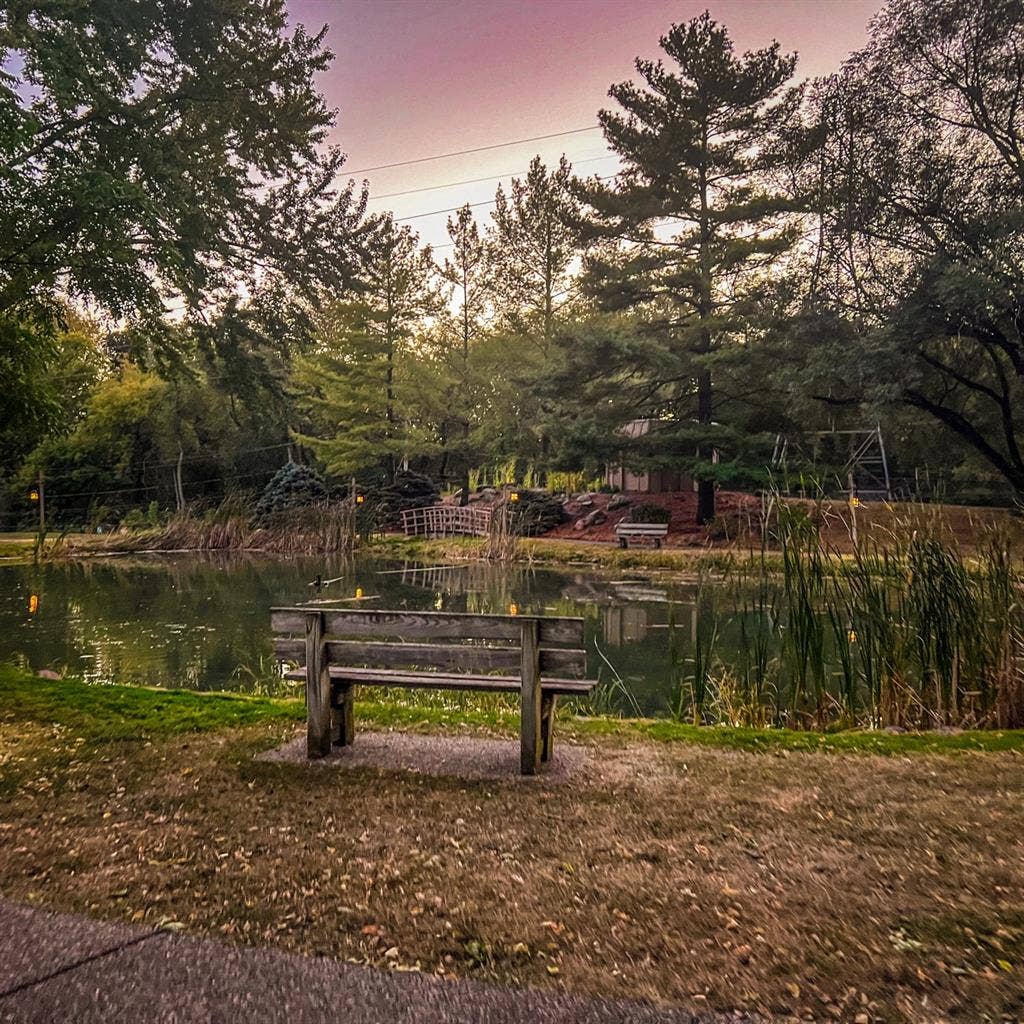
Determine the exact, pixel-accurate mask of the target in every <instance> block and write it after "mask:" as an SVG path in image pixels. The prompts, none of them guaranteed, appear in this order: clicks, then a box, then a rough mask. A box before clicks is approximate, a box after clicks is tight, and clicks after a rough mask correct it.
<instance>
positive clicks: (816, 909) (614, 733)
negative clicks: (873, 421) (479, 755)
mask: <svg viewBox="0 0 1024 1024" xmlns="http://www.w3.org/2000/svg"><path fill="white" fill-rule="evenodd" d="M301 717H302V707H301V703H300V702H298V701H294V700H292V701H288V700H273V699H267V698H246V697H237V696H231V695H199V694H192V693H184V692H175V693H170V692H166V691H159V690H147V689H141V688H138V689H135V688H124V687H91V686H86V685H84V684H81V683H76V682H73V681H67V680H61V681H50V680H42V679H38V678H35V677H32V676H29V675H27V674H26V673H23V672H20V671H19V670H16V669H10V668H0V891H2V893H3V895H4V896H5V897H8V898H11V899H15V900H22V901H29V902H34V903H38V904H42V905H48V906H52V907H55V908H58V909H66V910H77V911H82V912H85V913H90V914H93V915H96V916H102V917H108V918H118V919H127V920H134V921H139V922H146V923H150V924H156V923H158V922H161V921H163V922H165V923H167V922H172V921H173V922H179V923H181V924H182V925H183V926H184V927H185V928H187V929H188V930H190V931H193V932H196V933H211V934H217V935H222V936H225V937H228V938H230V939H233V940H235V941H242V942H249V943H254V944H272V945H275V946H281V947H284V948H287V949H291V950H295V951H300V952H307V953H321V954H327V955H331V956H337V957H342V958H348V959H352V960H356V961H360V962H365V963H369V964H374V965H377V966H380V967H384V968H390V969H402V968H407V969H419V970H422V971H424V972H430V973H436V974H439V975H445V976H460V977H461V976H465V977H476V978H481V979H488V980H495V981H501V982H506V983H512V984H522V985H531V986H561V987H564V988H566V989H569V990H572V991H575V992H578V993H581V994H590V995H607V996H615V997H639V998H647V999H650V1000H653V1001H656V1002H669V1003H675V1004H680V1005H683V1006H686V1007H688V1008H691V1009H693V1010H694V1011H697V1010H702V1009H734V1008H748V1009H751V1010H761V1011H763V1012H766V1013H771V1014H777V1015H801V1016H802V1015H806V1014H810V1015H811V1016H812V1017H813V1019H836V1020H850V1021H853V1020H856V1019H858V1017H859V1015H865V1016H862V1017H859V1019H861V1020H864V1019H867V1020H872V1021H873V1020H884V1021H933V1020H940V1019H942V1020H946V1019H953V1018H954V1017H958V1018H959V1019H963V1020H970V1021H976V1020H982V1019H984V1018H985V1016H986V1015H988V1017H989V1018H991V1019H999V1018H1000V1016H1001V1015H1005V1019H1018V1018H1019V1017H1020V1016H1021V1015H1022V1014H1024V830H1022V828H1021V807H1022V797H1024V771H1022V769H1024V754H1022V749H1024V737H1022V736H1021V734H1019V733H1002V734H967V733H965V734H960V735H956V736H938V737H922V736H911V735H898V736H888V735H881V736H875V735H871V734H863V733H850V734H846V733H840V734H834V735H830V736H826V737H824V738H822V739H819V737H817V736H810V735H807V734H800V733H785V732H781V731H778V732H776V731H772V732H763V733H756V732H754V731H750V730H746V731H739V730H724V729H721V730H695V729H693V728H689V727H685V726H678V725H674V724H672V723H668V722H665V723H660V722H658V723H644V722H640V723H632V722H630V723H624V722H617V721H615V720H610V719H591V720H584V721H565V722H563V723H562V725H561V728H560V736H561V737H562V738H566V737H567V736H570V737H571V739H572V740H574V741H575V742H578V743H580V744H582V745H585V746H586V747H587V748H588V749H589V752H590V763H593V764H594V765H596V766H597V767H596V768H595V769H594V770H592V771H591V770H588V771H586V772H582V773H581V774H580V777H579V779H573V780H572V781H570V782H568V783H562V784H556V783H554V782H552V781H545V779H544V778H540V779H537V780H529V781H526V782H523V781H520V780H511V779H510V780H508V781H502V782H495V781H491V782H467V781H464V780H458V779H451V778H448V779H443V778H432V777H428V776H423V775H416V774H413V773H386V772H381V771H374V770H367V769H362V770H357V769H353V770H329V769H311V768H307V767H305V766H293V765H286V764H267V763H263V762H257V761H254V760H253V755H254V754H255V753H257V752H259V751H263V750H266V749H268V748H270V747H273V746H276V745H277V744H279V743H280V742H282V741H283V740H284V739H286V738H290V737H292V736H294V735H295V734H296V730H297V729H299V728H300V727H301V725H300V720H301ZM357 721H358V723H359V724H360V726H366V727H369V726H370V725H371V724H372V725H373V726H375V727H378V728H380V727H394V728H404V729H408V728H417V729H426V730H434V729H437V728H439V727H441V726H444V727H445V728H446V729H453V730H454V729H458V730H460V731H461V732H472V731H487V732H494V731H499V732H501V731H505V730H507V729H509V728H511V727H513V726H514V721H515V716H514V714H513V713H512V712H511V711H510V710H509V709H508V708H507V707H504V706H502V705H501V704H500V703H499V702H491V703H489V704H488V703H483V704H480V705H479V706H476V707H465V708H462V709H457V708H452V707H450V706H445V705H443V704H440V703H436V702H435V703H429V702H428V703H424V704H422V705H416V704H414V703H389V702H384V701H378V702H366V703H360V704H359V706H358V712H357ZM357 742H358V732H357ZM807 748H813V749H807ZM982 748H985V749H982ZM879 754H885V755H888V756H878V755H879Z"/></svg>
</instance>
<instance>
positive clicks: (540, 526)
mask: <svg viewBox="0 0 1024 1024" xmlns="http://www.w3.org/2000/svg"><path fill="white" fill-rule="evenodd" d="M508 507H509V509H510V513H511V525H512V530H513V532H515V533H517V534H519V536H520V537H536V536H537V535H538V534H541V533H547V532H548V530H553V529H554V528H555V527H556V526H559V525H561V524H562V523H564V522H565V521H566V519H568V518H569V517H568V516H567V515H566V514H565V509H563V508H562V503H561V501H559V500H558V498H556V497H555V496H554V495H552V494H548V492H547V491H520V492H519V500H518V501H515V502H510V503H509V506H508Z"/></svg>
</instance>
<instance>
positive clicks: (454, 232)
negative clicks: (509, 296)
mask: <svg viewBox="0 0 1024 1024" xmlns="http://www.w3.org/2000/svg"><path fill="white" fill-rule="evenodd" d="M448 237H449V238H451V240H452V253H451V256H449V257H448V258H447V259H446V260H445V261H444V266H443V267H442V268H441V276H442V278H443V279H444V280H445V281H446V282H447V283H448V285H449V287H450V295H449V308H448V310H447V311H446V313H445V315H444V316H443V317H441V319H440V322H439V325H438V328H439V329H438V330H437V331H436V332H435V334H434V339H435V345H434V352H433V355H434V357H435V360H436V365H437V367H438V368H439V370H440V374H439V379H440V380H442V381H443V384H442V385H441V387H442V390H443V393H444V404H445V405H446V414H445V415H444V416H443V421H444V422H442V426H441V433H442V447H443V451H444V455H443V462H442V475H445V472H446V471H447V468H448V465H449V463H450V462H451V461H454V463H455V466H456V471H457V473H458V478H457V479H458V482H459V486H460V488H461V491H462V496H461V503H462V504H463V505H465V504H466V503H467V502H468V501H469V471H470V468H471V467H472V464H473V463H474V461H476V460H475V456H476V451H475V446H474V445H473V427H474V423H475V420H476V414H475V405H476V397H477V394H478V390H479V389H478V387H477V386H476V385H477V381H476V375H475V374H474V367H473V359H472V357H473V347H474V344H475V343H476V341H477V340H478V339H479V338H480V336H481V335H482V334H483V329H484V320H485V317H486V314H487V311H488V308H489V306H490V304H491V299H492V294H491V264H490V259H489V253H488V247H487V243H486V241H485V240H484V239H483V238H481V236H480V229H479V228H478V227H477V223H476V220H475V219H474V218H473V214H472V211H471V210H470V207H469V204H468V203H467V204H466V205H465V206H463V207H462V208H461V209H459V210H458V211H457V212H456V214H455V217H454V218H453V217H449V218H448ZM453 456H454V459H453V458H452V457H453Z"/></svg>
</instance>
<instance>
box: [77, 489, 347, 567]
mask: <svg viewBox="0 0 1024 1024" xmlns="http://www.w3.org/2000/svg"><path fill="white" fill-rule="evenodd" d="M358 536H359V529H358V526H357V523H356V515H355V509H354V506H353V505H351V504H350V503H349V502H347V501H342V502H321V503H318V504H315V505H310V506H308V507H307V508H304V509H302V511H301V512H292V513H290V514H289V515H288V517H287V518H282V519H281V520H280V521H276V520H268V521H265V522H259V523H256V522H254V521H253V520H252V519H251V517H250V516H249V514H248V513H247V512H246V510H245V509H243V508H240V507H239V506H238V505H237V503H236V502H234V501H232V500H231V499H226V500H225V502H224V503H223V504H222V505H220V506H218V507H217V508H214V509H211V510H209V511H207V512H205V513H203V514H196V513H194V512H191V511H186V512H183V513H181V514H179V515H176V516H174V517H173V518H172V519H170V520H169V521H168V522H167V523H166V524H164V525H163V526H161V527H158V528H156V529H148V530H136V531H125V532H123V533H115V534H111V535H109V536H108V537H105V538H104V539H102V541H101V540H100V539H99V538H92V537H90V538H89V543H88V549H89V550H90V551H91V552H93V553H100V552H104V551H106V552H123V551H272V552H274V553H277V554H290V555H310V554H321V553H331V554H337V553H346V552H350V551H352V550H353V549H354V548H355V546H356V543H357V539H358ZM72 553H73V551H72Z"/></svg>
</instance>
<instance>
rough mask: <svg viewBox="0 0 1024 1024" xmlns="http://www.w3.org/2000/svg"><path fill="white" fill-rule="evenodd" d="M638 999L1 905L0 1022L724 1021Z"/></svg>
mask: <svg viewBox="0 0 1024 1024" xmlns="http://www.w3.org/2000/svg"><path fill="white" fill-rule="evenodd" d="M748 1020H749V1018H747V1017H745V1016H734V1015H725V1016H722V1015H713V1014H709V1015H707V1016H703V1015H702V1016H700V1017H694V1016H693V1015H691V1014H689V1013H684V1012H682V1011H678V1010H659V1009H654V1008H651V1007H648V1006H643V1005H639V1004H624V1003H607V1002H596V1001H589V1000H581V999H576V998H573V997H570V996H567V995H562V994H559V993H550V994H549V993H542V992H534V991H528V990H516V989H504V988H498V987H496V986H490V985H483V984H478V983H475V982H465V981H463V982H443V981H438V980H435V979H433V978H432V977H430V976H424V975H418V974H391V973H388V972H383V971H377V970H373V969H371V968H366V967H359V966H356V965H354V964H347V963H342V962H339V961H335V960H328V959H324V958H321V957H303V956H297V955H294V954H290V953H283V952H280V951H277V950H272V949H255V948H252V947H248V946H232V945H226V944H223V943H220V942H216V941H214V940H211V939H198V938H193V937H191V936H186V935H178V934H172V933H169V932H165V931H152V930H145V929H139V928H130V927H127V926H122V925H113V924H107V923H104V922H100V921H94V920H91V919H89V918H85V917H77V916H74V915H70V914H55V913H50V912H49V911H44V910H38V909H36V908H34V907H25V906H20V905H17V904H12V903H5V902H3V901H0V1021H4V1022H15V1021H16V1022H18V1024H23V1022H24V1024H34V1022H38V1024H52V1022H54V1021H69V1022H74V1024H101V1022H102V1024H122V1022H123V1024H128V1022H131V1024H140V1022H145V1024H172V1022H173V1024H186V1022H187V1024H198V1022H204V1024H205V1022H208V1024H233V1022H235V1021H240V1022H264V1021H267V1022H276V1021H281V1022H282V1024H284V1022H287V1024H305V1022H310V1024H313V1022H320V1021H342V1022H345V1024H392V1022H395V1024H442V1022H443V1024H519V1022H524V1024H525V1022H527V1021H528V1022H530V1024H726V1022H730V1024H732V1022H739V1021H748Z"/></svg>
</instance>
